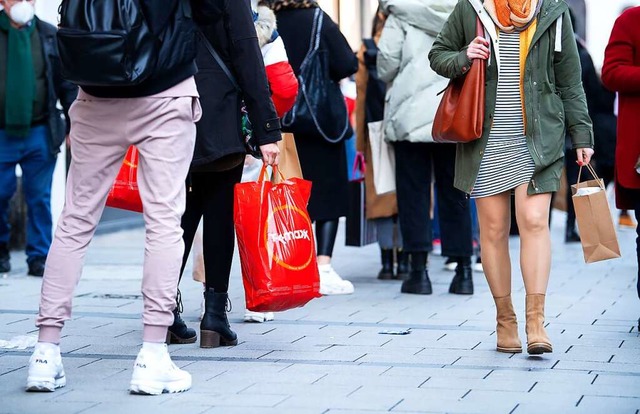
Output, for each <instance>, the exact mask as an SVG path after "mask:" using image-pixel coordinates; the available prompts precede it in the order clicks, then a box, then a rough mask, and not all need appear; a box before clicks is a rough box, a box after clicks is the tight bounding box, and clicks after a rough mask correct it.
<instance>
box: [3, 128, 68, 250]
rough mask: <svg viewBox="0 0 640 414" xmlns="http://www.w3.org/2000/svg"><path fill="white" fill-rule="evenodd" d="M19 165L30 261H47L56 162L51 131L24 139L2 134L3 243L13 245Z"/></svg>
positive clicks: (35, 131)
mask: <svg viewBox="0 0 640 414" xmlns="http://www.w3.org/2000/svg"><path fill="white" fill-rule="evenodd" d="M16 165H20V168H21V169H22V188H23V191H24V196H25V200H26V203H27V219H28V222H27V252H26V253H27V261H28V262H31V261H32V260H33V259H36V258H42V257H47V253H48V252H49V246H50V245H51V233H52V232H51V226H52V219H51V181H52V179H53V169H54V168H55V165H56V158H55V157H54V156H53V155H51V151H50V150H49V130H48V128H47V127H45V126H37V127H34V128H31V131H29V135H28V136H27V137H24V138H19V137H13V136H9V135H7V134H6V133H5V131H4V130H0V243H8V242H9V230H10V229H9V223H8V213H9V200H10V199H11V197H12V196H13V194H14V193H15V192H16V174H15V170H16Z"/></svg>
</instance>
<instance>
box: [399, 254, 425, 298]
mask: <svg viewBox="0 0 640 414" xmlns="http://www.w3.org/2000/svg"><path fill="white" fill-rule="evenodd" d="M427 255H428V254H427V253H426V252H415V253H411V264H410V267H409V277H408V278H407V280H405V281H404V282H402V287H401V288H400V292H402V293H414V294H417V295H430V294H431V293H432V289H431V281H430V280H429V272H428V271H427Z"/></svg>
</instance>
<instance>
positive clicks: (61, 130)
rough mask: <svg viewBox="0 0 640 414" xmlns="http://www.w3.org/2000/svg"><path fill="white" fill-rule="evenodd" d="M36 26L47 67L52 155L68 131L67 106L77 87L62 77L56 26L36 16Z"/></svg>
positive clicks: (48, 121)
mask: <svg viewBox="0 0 640 414" xmlns="http://www.w3.org/2000/svg"><path fill="white" fill-rule="evenodd" d="M36 28H37V29H38V35H39V36H40V42H41V43H42V53H43V55H44V61H45V65H46V68H47V109H48V118H47V126H48V127H49V132H50V134H49V139H50V141H49V150H50V151H51V154H52V155H55V154H57V153H58V152H60V145H62V142H63V141H64V138H65V136H66V135H67V134H68V133H69V127H70V126H71V124H70V122H69V108H70V107H71V104H72V103H73V101H74V100H75V99H76V95H77V94H78V87H77V86H75V85H74V84H72V83H70V82H67V81H66V80H64V79H63V78H62V74H61V68H60V54H59V53H58V43H57V41H56V28H55V27H54V26H52V25H50V24H48V23H45V22H43V21H42V20H40V19H37V18H36ZM58 101H60V104H61V105H62V111H60V109H58V105H57V104H58ZM63 115H64V117H63Z"/></svg>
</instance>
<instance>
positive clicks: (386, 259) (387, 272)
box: [378, 249, 393, 280]
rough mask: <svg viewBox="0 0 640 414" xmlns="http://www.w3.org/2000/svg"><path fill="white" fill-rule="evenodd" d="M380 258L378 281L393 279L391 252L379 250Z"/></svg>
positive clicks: (390, 250) (389, 250)
mask: <svg viewBox="0 0 640 414" xmlns="http://www.w3.org/2000/svg"><path fill="white" fill-rule="evenodd" d="M380 257H381V259H382V269H381V270H380V273H378V279H380V280H391V279H393V250H392V249H380Z"/></svg>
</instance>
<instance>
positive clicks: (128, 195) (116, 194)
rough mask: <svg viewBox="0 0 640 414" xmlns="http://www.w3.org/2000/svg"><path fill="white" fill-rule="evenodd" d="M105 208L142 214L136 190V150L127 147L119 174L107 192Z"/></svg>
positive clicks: (140, 201) (138, 194)
mask: <svg viewBox="0 0 640 414" xmlns="http://www.w3.org/2000/svg"><path fill="white" fill-rule="evenodd" d="M107 206H109V207H114V208H120V209H123V210H131V211H137V212H138V213H142V200H141V199H140V191H139V190H138V150H137V149H136V147H134V146H131V147H129V151H127V155H126V156H125V157H124V161H123V162H122V167H121V168H120V172H119V173H118V176H117V177H116V180H115V181H114V183H113V186H112V187H111V191H109V196H108V197H107Z"/></svg>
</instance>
